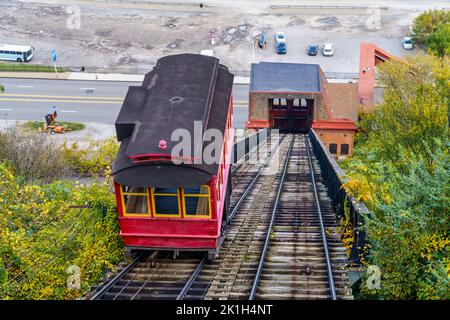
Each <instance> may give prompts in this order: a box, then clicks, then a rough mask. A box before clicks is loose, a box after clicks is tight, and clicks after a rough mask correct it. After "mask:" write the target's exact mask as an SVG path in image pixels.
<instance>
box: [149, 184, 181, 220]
mask: <svg viewBox="0 0 450 320" xmlns="http://www.w3.org/2000/svg"><path fill="white" fill-rule="evenodd" d="M152 196H153V204H154V210H155V211H154V214H155V217H158V216H160V217H168V216H172V217H180V216H181V210H180V201H179V197H178V196H179V190H178V189H174V188H152Z"/></svg>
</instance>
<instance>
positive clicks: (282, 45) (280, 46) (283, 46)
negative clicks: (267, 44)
mask: <svg viewBox="0 0 450 320" xmlns="http://www.w3.org/2000/svg"><path fill="white" fill-rule="evenodd" d="M277 53H278V54H286V43H285V42H280V43H278V44H277Z"/></svg>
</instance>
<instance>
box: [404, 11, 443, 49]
mask: <svg viewBox="0 0 450 320" xmlns="http://www.w3.org/2000/svg"><path fill="white" fill-rule="evenodd" d="M449 24H450V11H447V10H438V9H434V10H429V11H425V12H424V13H422V14H421V15H419V16H417V17H416V18H415V19H414V21H413V25H412V37H413V40H414V42H416V43H417V44H419V45H426V46H427V47H428V48H430V50H431V52H432V53H438V55H439V56H443V55H444V54H448V52H447V49H448V48H449V46H448V45H449V37H450V35H449V27H448V26H449ZM445 52H447V53H445Z"/></svg>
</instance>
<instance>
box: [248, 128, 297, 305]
mask: <svg viewBox="0 0 450 320" xmlns="http://www.w3.org/2000/svg"><path fill="white" fill-rule="evenodd" d="M294 141H295V136H294V137H293V138H292V141H291V144H290V146H289V150H288V152H287V155H286V159H285V160H284V166H283V171H282V174H281V178H280V184H279V186H278V190H277V197H276V198H275V203H274V206H273V210H272V216H271V218H270V223H269V227H268V228H267V234H266V239H265V241H264V247H263V252H262V254H261V258H260V259H259V264H258V269H257V271H256V275H255V278H254V280H253V285H252V289H251V291H250V295H249V297H248V299H249V300H254V299H255V295H256V290H257V289H258V285H259V281H260V279H261V274H262V270H263V268H264V261H265V260H266V256H267V251H268V250H269V244H270V234H271V232H272V227H273V222H274V221H275V215H276V212H277V210H278V205H279V203H280V196H281V192H282V190H283V184H284V179H285V177H286V172H287V168H288V164H289V158H290V157H291V152H292V148H293V146H294Z"/></svg>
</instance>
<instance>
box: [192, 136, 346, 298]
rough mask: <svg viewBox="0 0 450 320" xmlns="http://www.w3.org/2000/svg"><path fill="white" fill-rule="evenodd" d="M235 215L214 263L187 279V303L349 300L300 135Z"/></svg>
mask: <svg viewBox="0 0 450 320" xmlns="http://www.w3.org/2000/svg"><path fill="white" fill-rule="evenodd" d="M280 153H281V155H280V166H279V167H278V170H277V172H276V174H268V175H263V178H262V179H260V180H259V181H258V182H257V183H256V186H255V187H254V188H253V190H252V191H251V193H250V194H249V197H247V198H246V199H245V202H246V203H245V204H244V205H243V206H242V207H241V208H239V211H238V212H237V213H236V216H235V217H234V219H233V221H232V224H231V226H230V230H229V232H228V234H227V237H226V239H225V241H224V243H223V245H222V249H221V252H220V254H219V257H218V259H216V260H214V261H211V262H207V263H205V265H204V266H203V268H202V270H201V271H200V272H198V275H196V277H195V279H191V283H192V286H191V289H190V290H188V291H187V293H186V296H185V299H337V298H339V299H352V296H351V291H350V290H349V288H348V279H347V277H346V274H345V271H344V270H343V268H341V265H342V263H343V262H345V260H346V255H345V249H344V248H343V247H342V245H341V242H340V236H339V235H337V234H332V233H331V234H330V233H329V231H330V230H333V228H334V227H336V224H335V216H334V214H333V212H332V210H331V206H330V202H329V199H328V198H327V195H326V190H325V188H324V186H323V185H322V184H321V182H320V169H319V166H318V164H317V161H316V160H315V158H314V156H313V155H312V152H310V151H309V140H308V139H307V136H306V135H297V136H289V137H288V139H285V140H284V141H283V143H282V145H281V146H280Z"/></svg>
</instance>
